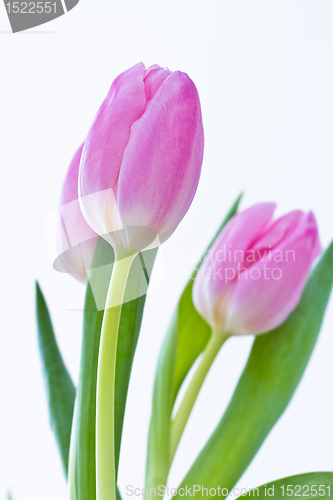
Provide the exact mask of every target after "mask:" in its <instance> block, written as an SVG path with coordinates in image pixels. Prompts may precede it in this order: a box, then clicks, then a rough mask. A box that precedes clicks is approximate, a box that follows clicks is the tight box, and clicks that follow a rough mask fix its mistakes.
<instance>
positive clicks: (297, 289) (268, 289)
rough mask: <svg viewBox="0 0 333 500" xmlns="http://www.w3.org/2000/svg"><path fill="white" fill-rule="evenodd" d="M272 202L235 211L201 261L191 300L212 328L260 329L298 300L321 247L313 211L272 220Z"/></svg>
mask: <svg viewBox="0 0 333 500" xmlns="http://www.w3.org/2000/svg"><path fill="white" fill-rule="evenodd" d="M274 210H275V204H273V203H261V204H258V205H255V206H253V207H251V208H248V209H247V210H245V211H244V212H242V213H239V214H237V215H236V216H235V217H233V218H232V219H231V221H229V223H228V224H227V225H226V226H225V228H224V229H223V230H222V231H221V233H220V235H219V237H218V238H217V240H216V242H215V243H214V245H213V247H212V249H211V251H210V252H209V254H208V255H207V256H206V258H205V260H204V262H203V264H202V265H201V267H200V269H199V272H198V275H197V278H196V280H195V283H194V287H193V301H194V304H195V306H196V308H197V310H198V311H199V313H200V314H201V315H202V316H203V317H204V318H205V319H206V321H207V322H208V323H209V324H210V325H211V326H212V328H213V329H215V330H218V331H221V332H224V333H226V334H228V335H246V334H255V335H257V334H261V333H264V332H267V331H269V330H272V329H273V328H276V327H277V326H279V325H280V324H282V323H283V322H284V321H285V320H286V318H287V317H288V316H289V314H290V313H291V312H292V311H293V310H294V308H295V307H296V306H297V304H298V303H299V301H300V298H301V295H302V292H303V288H304V286H305V282H306V280H307V277H308V274H309V271H310V269H311V266H312V263H313V261H314V260H315V259H316V257H318V255H319V254H320V252H321V246H320V242H319V236H318V228H317V224H316V220H315V218H314V215H313V213H312V212H309V213H308V214H305V213H303V212H301V211H299V210H297V211H294V212H290V213H288V214H286V215H284V216H283V217H280V218H279V219H277V220H273V219H272V217H273V212H274Z"/></svg>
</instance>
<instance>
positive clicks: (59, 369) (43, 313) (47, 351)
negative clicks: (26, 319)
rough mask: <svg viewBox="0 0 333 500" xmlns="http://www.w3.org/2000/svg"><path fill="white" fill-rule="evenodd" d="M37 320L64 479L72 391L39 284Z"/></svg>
mask: <svg viewBox="0 0 333 500" xmlns="http://www.w3.org/2000/svg"><path fill="white" fill-rule="evenodd" d="M36 316H37V331H38V343H39V351H40V356H41V360H42V366H43V373H44V380H45V386H46V393H47V400H48V407H49V413H50V421H51V427H52V430H53V432H54V435H55V438H56V441H57V444H58V448H59V452H60V456H61V460H62V465H63V469H64V473H65V475H66V477H67V470H68V455H69V442H70V435H71V427H72V418H73V408H74V400H75V387H74V384H73V382H72V379H71V377H70V375H69V373H68V371H67V368H66V366H65V364H64V362H63V359H62V357H61V354H60V351H59V348H58V345H57V341H56V338H55V335H54V331H53V327H52V322H51V318H50V314H49V311H48V308H47V305H46V302H45V299H44V296H43V294H42V291H41V289H40V287H39V284H38V283H36Z"/></svg>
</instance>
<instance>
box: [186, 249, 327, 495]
mask: <svg viewBox="0 0 333 500" xmlns="http://www.w3.org/2000/svg"><path fill="white" fill-rule="evenodd" d="M332 285H333V243H332V244H331V245H330V247H329V248H328V249H327V250H326V252H325V253H324V254H323V256H322V257H321V259H320V261H319V262H318V264H317V266H316V267H315V268H314V270H313V271H312V273H311V275H310V277H309V279H308V282H307V284H306V287H305V289H304V292H303V295H302V298H301V301H300V303H299V305H298V306H297V308H296V309H295V310H294V311H293V312H292V313H291V315H290V316H289V318H288V319H287V320H286V322H285V323H284V324H283V325H281V326H280V327H278V328H276V329H275V330H274V331H272V332H270V333H267V334H265V335H261V336H258V337H257V338H256V339H255V341H254V344H253V347H252V351H251V353H250V356H249V359H248V362H247V365H246V367H245V369H244V371H243V374H242V376H241V378H240V380H239V382H238V385H237V387H236V390H235V392H234V395H233V397H232V399H231V401H230V404H229V406H228V408H227V410H226V412H225V414H224V416H223V418H222V420H221V421H220V423H219V424H218V426H217V428H216V429H215V431H214V433H213V434H212V436H211V438H210V439H209V441H208V442H207V444H206V446H205V447H204V448H203V450H202V452H201V453H200V455H199V457H198V458H197V460H196V461H195V463H194V465H193V466H192V468H191V470H190V471H189V473H188V474H187V476H186V477H185V479H184V481H183V483H182V485H188V487H191V486H192V485H193V484H203V485H205V486H206V487H208V488H212V487H217V485H223V487H225V488H227V489H228V490H229V491H230V489H231V488H232V487H233V486H234V485H235V484H236V482H237V481H238V479H239V478H240V477H241V476H242V474H243V473H244V471H245V470H246V468H247V467H248V465H249V464H250V462H251V461H252V459H253V457H254V456H255V454H256V453H257V451H258V450H259V448H260V446H261V444H262V443H263V441H264V440H265V438H266V436H267V435H268V433H269V432H270V430H271V429H272V427H273V426H274V424H275V423H276V422H277V420H278V419H279V418H280V416H281V415H282V413H283V412H284V410H285V409H286V407H287V405H288V403H289V401H290V400H291V398H292V396H293V394H294V392H295V390H296V388H297V386H298V384H299V382H300V380H301V378H302V376H303V373H304V371H305V368H306V366H307V364H308V361H309V359H310V356H311V354H312V351H313V349H314V346H315V343H316V340H317V337H318V334H319V331H320V327H321V324H322V320H323V317H324V313H325V309H326V306H327V302H328V299H329V296H330V293H331V289H332Z"/></svg>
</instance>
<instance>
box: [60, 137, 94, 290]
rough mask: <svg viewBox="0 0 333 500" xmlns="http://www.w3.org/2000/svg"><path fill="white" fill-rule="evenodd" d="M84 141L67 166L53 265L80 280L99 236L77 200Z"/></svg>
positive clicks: (84, 276) (87, 267)
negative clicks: (55, 258)
mask: <svg viewBox="0 0 333 500" xmlns="http://www.w3.org/2000/svg"><path fill="white" fill-rule="evenodd" d="M82 150H83V144H82V145H81V146H80V147H79V149H78V151H77V152H76V153H75V155H74V158H73V159H72V161H71V164H70V166H69V169H68V172H67V175H66V178H65V181H64V184H63V188H62V192H61V198H60V206H59V217H57V227H56V232H57V237H56V246H57V252H56V253H57V255H58V258H57V260H56V262H55V264H54V267H55V268H56V269H57V270H59V271H62V272H67V273H70V274H71V275H72V276H74V277H75V278H77V279H79V280H80V281H82V282H84V283H85V282H86V280H87V270H89V269H90V265H91V262H92V258H93V255H94V251H95V248H96V243H97V239H98V235H97V234H96V233H95V232H94V231H93V230H92V229H91V227H90V226H89V225H88V224H87V222H86V220H85V219H84V217H83V215H82V212H81V209H80V204H79V200H78V175H79V167H80V159H81V154H82Z"/></svg>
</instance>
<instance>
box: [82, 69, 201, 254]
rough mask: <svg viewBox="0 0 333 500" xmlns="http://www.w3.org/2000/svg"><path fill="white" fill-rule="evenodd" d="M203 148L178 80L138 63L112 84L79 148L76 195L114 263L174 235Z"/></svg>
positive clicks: (183, 78)
mask: <svg viewBox="0 0 333 500" xmlns="http://www.w3.org/2000/svg"><path fill="white" fill-rule="evenodd" d="M203 147H204V138H203V126H202V118H201V108H200V101H199V96H198V92H197V89H196V87H195V85H194V83H193V82H192V80H191V79H190V78H189V77H188V76H187V75H186V74H185V73H182V72H180V71H173V72H172V71H169V70H168V69H165V68H161V67H160V66H158V65H154V66H151V67H150V68H148V69H145V66H144V64H143V63H139V64H137V65H135V66H133V67H132V68H130V69H129V70H127V71H125V72H124V73H122V74H121V75H119V76H118V77H117V78H116V79H115V80H114V82H113V83H112V86H111V89H110V91H109V93H108V95H107V97H106V99H105V101H104V102H103V104H102V105H101V107H100V109H99V111H98V113H97V115H96V117H95V119H94V122H93V124H92V126H91V128H90V130H89V133H88V136H87V138H86V141H85V147H84V150H83V154H82V161H81V165H80V173H79V196H80V204H81V208H82V212H83V214H84V217H85V219H86V220H87V222H88V223H89V225H90V226H91V227H92V228H93V229H94V230H95V231H96V233H98V234H100V235H101V236H103V237H105V238H106V239H108V241H109V242H110V243H111V244H112V246H113V247H114V249H115V252H116V254H117V257H118V258H119V256H120V255H121V254H123V255H124V256H126V255H128V254H131V253H135V252H137V251H140V250H142V249H143V248H147V245H148V244H150V243H151V241H152V240H154V238H156V236H157V237H158V238H157V239H158V241H159V243H162V242H164V241H165V240H166V239H167V238H169V236H170V235H171V234H172V233H173V232H174V231H175V229H176V228H177V226H178V224H179V223H180V221H181V220H182V219H183V217H184V215H185V214H186V212H187V210H188V208H189V207H190V204H191V202H192V200H193V197H194V194H195V192H196V189H197V186H198V182H199V177H200V172H201V165H202V159H203ZM144 228H146V230H145V229H144ZM149 229H150V232H149Z"/></svg>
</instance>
